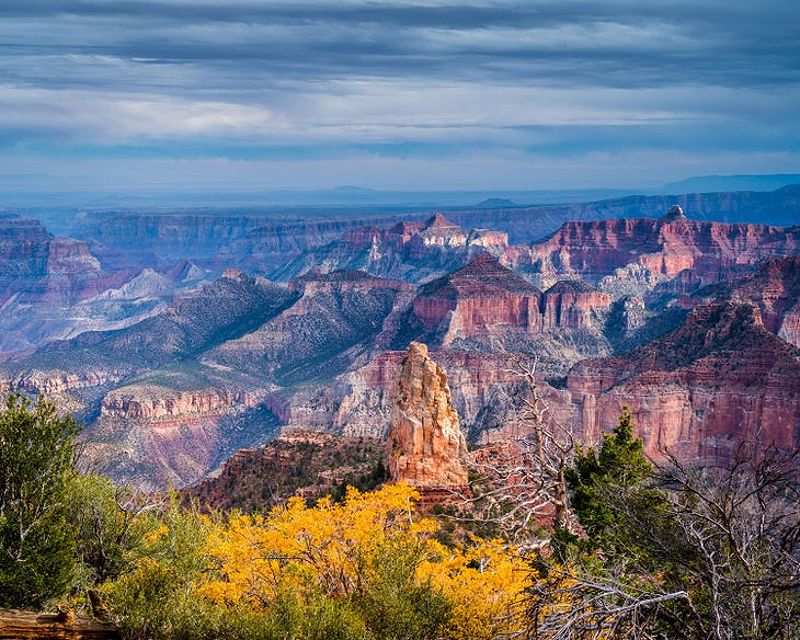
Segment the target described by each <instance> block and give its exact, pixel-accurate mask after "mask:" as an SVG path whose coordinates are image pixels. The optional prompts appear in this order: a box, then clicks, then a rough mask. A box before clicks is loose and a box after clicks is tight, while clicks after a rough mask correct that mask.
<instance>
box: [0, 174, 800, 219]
mask: <svg viewBox="0 0 800 640" xmlns="http://www.w3.org/2000/svg"><path fill="white" fill-rule="evenodd" d="M4 178H5V176H3V175H0V211H2V210H13V209H20V210H25V209H26V208H30V209H35V208H38V207H48V206H49V207H62V208H64V207H66V208H78V209H80V208H88V209H92V208H97V209H103V208H120V207H121V208H123V209H124V208H130V209H132V210H135V209H137V208H141V207H147V208H156V209H157V208H175V207H178V208H185V209H202V208H213V209H223V208H236V207H254V206H255V207H263V208H266V209H270V208H276V209H280V208H289V209H291V208H298V209H302V208H317V207H320V208H326V207H327V208H337V207H363V208H382V207H383V208H394V209H403V208H409V209H414V208H420V207H443V208H448V207H449V208H453V207H456V208H471V207H480V206H484V205H485V203H484V202H483V201H485V200H489V201H491V200H497V201H498V202H501V201H503V200H507V201H508V202H507V203H506V204H507V205H508V206H510V207H525V206H535V205H548V204H562V203H568V202H575V203H578V202H592V201H599V200H606V199H612V198H618V197H625V196H629V195H630V196H633V195H676V196H677V195H684V194H689V193H713V192H728V191H761V192H769V191H774V190H776V189H779V188H781V187H784V186H788V185H794V184H800V173H785V174H736V175H719V174H716V175H708V176H691V177H688V178H685V179H683V180H680V181H676V182H671V183H666V184H663V185H660V186H654V187H651V188H644V189H634V188H630V189H622V188H603V187H596V188H578V189H567V188H564V189H434V190H413V189H408V190H404V189H376V188H370V187H363V186H360V185H337V186H334V187H321V188H314V189H311V188H294V189H291V188H283V189H281V188H274V189H259V188H239V189H230V190H223V189H218V188H214V187H208V188H206V189H196V188H188V187H187V188H184V189H176V188H162V189H144V190H140V191H131V192H124V191H119V190H116V189H110V188H109V189H106V190H97V191H89V190H85V189H80V188H75V189H73V190H58V189H54V190H53V191H51V192H48V191H44V190H41V189H33V188H31V189H30V190H28V191H26V190H25V189H19V187H18V186H17V189H9V188H6V185H5V184H4ZM490 204H491V203H490Z"/></svg>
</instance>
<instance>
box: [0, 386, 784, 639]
mask: <svg viewBox="0 0 800 640" xmlns="http://www.w3.org/2000/svg"><path fill="white" fill-rule="evenodd" d="M76 431H77V428H76V426H75V423H74V422H73V421H72V420H70V419H62V418H59V417H58V415H57V413H56V411H55V408H54V407H53V405H52V404H50V403H48V402H47V401H45V400H40V401H39V402H38V403H30V402H28V401H27V400H25V399H23V398H21V397H19V396H11V397H10V398H9V399H8V401H7V404H6V406H5V409H4V410H3V411H0V455H2V464H0V606H13V607H41V606H47V605H50V604H53V603H55V602H60V603H62V604H64V603H70V604H71V606H73V607H75V608H78V609H80V608H84V609H87V610H92V611H93V612H94V614H95V615H97V616H98V617H103V618H107V619H113V620H114V621H116V622H117V623H118V624H119V625H120V626H121V628H122V630H123V633H124V634H125V636H126V637H128V638H142V639H144V638H165V639H166V638H171V639H180V638H186V639H190V638H191V639H193V638H282V639H287V638H298V639H299V638H304V639H305V638H311V639H313V638H319V639H323V638H324V639H326V640H328V639H334V640H335V639H339V638H341V639H350V638H352V639H356V638H358V639H397V640H400V639H404V640H412V639H420V640H422V639H428V638H430V639H434V638H450V639H454V640H455V639H463V640H472V639H476V640H477V639H481V638H487V639H488V638H510V637H529V638H576V639H578V638H580V639H589V638H598V639H599V638H644V639H648V638H652V639H656V638H667V637H668V638H678V639H681V638H684V639H687V640H688V639H699V638H718V639H722V638H752V639H755V638H778V639H788V638H793V637H796V636H797V633H798V630H800V512H799V510H798V504H800V464H798V457H797V456H796V455H794V456H793V455H788V454H786V453H781V452H777V451H775V452H772V451H768V452H766V453H765V452H760V455H758V456H748V455H746V451H745V449H742V450H741V451H740V453H739V455H737V456H736V462H735V464H734V465H732V466H731V467H729V468H724V469H712V468H690V467H685V466H682V465H681V464H679V463H678V462H677V461H671V463H670V464H669V465H666V466H664V467H662V468H656V467H654V466H653V465H652V464H651V463H650V462H649V461H648V460H647V458H646V457H645V455H644V453H643V451H642V443H641V441H640V440H639V439H637V438H636V437H635V435H634V425H633V424H632V418H631V416H630V414H629V413H627V412H626V413H624V414H623V416H622V417H621V419H620V421H619V424H618V425H617V426H616V428H615V429H614V430H613V431H612V432H610V433H609V434H607V435H606V436H605V437H604V438H603V440H602V442H601V443H600V444H599V445H598V446H597V447H596V448H590V449H583V450H581V449H578V450H577V451H576V453H575V456H574V458H573V460H572V462H571V464H570V466H569V468H568V469H567V472H566V480H567V484H568V489H569V505H568V508H569V512H570V513H569V517H565V518H564V519H563V522H565V523H569V524H568V526H564V527H562V528H558V529H555V530H552V529H548V527H547V526H546V524H542V525H541V526H539V527H538V528H536V530H535V531H534V530H533V529H531V531H532V533H531V535H532V536H536V540H531V541H530V543H529V544H527V545H525V546H524V547H522V546H519V545H514V544H511V543H510V542H509V540H508V539H507V537H505V536H504V534H503V528H502V527H500V528H498V529H497V530H496V531H495V533H496V534H497V537H492V533H491V530H490V528H487V527H482V528H481V529H480V531H481V533H482V534H483V535H478V533H477V530H476V529H474V528H472V527H471V526H470V523H469V520H468V519H467V518H463V517H462V518H459V515H458V514H456V515H455V516H447V515H443V514H441V513H440V514H438V515H436V514H435V513H432V512H431V511H430V510H426V509H418V508H417V498H418V493H417V491H416V490H415V489H414V488H412V487H410V486H408V485H405V484H385V485H383V486H382V487H379V488H377V489H375V490H372V491H367V492H360V491H358V490H356V489H349V490H348V491H347V492H346V495H345V496H343V497H341V496H338V497H337V499H334V498H333V497H331V496H328V497H324V498H321V499H319V500H316V501H315V502H313V503H307V502H305V501H303V500H301V499H299V498H292V499H290V500H289V501H288V502H286V503H285V504H283V505H280V506H277V507H273V508H271V509H269V510H268V511H266V512H263V513H242V512H238V511H228V512H222V511H217V512H211V513H205V512H203V511H202V510H201V509H200V508H199V507H198V506H197V505H189V506H186V504H185V503H184V502H183V500H182V499H181V498H180V497H179V496H177V495H169V496H167V497H164V498H162V499H159V500H154V499H153V498H152V497H149V496H144V495H141V494H137V493H135V492H132V491H130V490H128V489H125V488H119V487H114V486H112V485H111V484H110V483H109V482H108V481H107V480H105V479H103V478H101V477H99V476H92V475H80V474H78V473H77V472H76V470H75V465H74V462H73V459H74V452H75V445H74V444H73V438H74V435H75V433H76ZM440 511H441V510H440ZM462 515H463V514H462ZM521 517H522V516H521ZM454 522H457V523H458V525H457V526H455V527H454V526H453V523H454Z"/></svg>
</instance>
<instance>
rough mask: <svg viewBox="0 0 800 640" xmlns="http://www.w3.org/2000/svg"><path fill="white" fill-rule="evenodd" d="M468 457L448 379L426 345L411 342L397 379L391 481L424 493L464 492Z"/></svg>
mask: <svg viewBox="0 0 800 640" xmlns="http://www.w3.org/2000/svg"><path fill="white" fill-rule="evenodd" d="M466 455H467V445H466V441H465V440H464V435H463V434H462V433H461V429H460V428H459V424H458V414H457V413H456V410H455V409H454V408H453V402H452V399H451V397H450V388H449V387H448V385H447V376H446V375H445V373H444V371H443V370H442V369H441V367H439V366H438V365H437V364H436V363H435V362H434V361H433V360H432V359H431V358H430V356H429V355H428V348H427V347H426V346H425V345H424V344H422V343H419V342H412V343H411V344H410V345H409V347H408V351H407V353H406V356H405V357H404V358H403V361H402V363H401V368H400V373H399V375H398V378H397V398H396V400H395V406H394V413H393V419H392V426H391V428H390V429H389V438H388V462H389V474H390V477H391V479H392V481H394V482H408V483H409V484H411V485H414V486H415V487H418V488H420V489H422V490H423V491H424V490H425V489H446V488H453V487H463V486H465V485H466V484H467V469H466V467H465V465H464V461H465V458H466Z"/></svg>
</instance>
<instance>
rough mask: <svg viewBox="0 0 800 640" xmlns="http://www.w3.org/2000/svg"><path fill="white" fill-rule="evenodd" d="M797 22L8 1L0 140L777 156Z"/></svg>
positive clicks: (790, 16) (794, 93)
mask: <svg viewBox="0 0 800 640" xmlns="http://www.w3.org/2000/svg"><path fill="white" fill-rule="evenodd" d="M798 14H800V10H798V9H797V8H796V0H765V1H761V2H757V1H755V0H743V1H742V2H730V1H729V0H724V1H723V0H700V1H694V2H690V1H688V0H684V1H678V2H670V3H664V2H655V1H652V0H638V1H635V2H634V1H629V0H608V1H605V2H600V1H593V2H590V1H587V0H583V1H566V2H543V1H531V2H524V3H522V2H518V3H514V2H499V1H490V0H485V1H474V2H450V1H447V0H442V1H433V0H429V1H423V0H420V1H418V2H408V3H403V2H392V1H389V0H385V1H377V2H376V1H367V0H318V1H316V2H304V1H297V2H264V1H256V0H251V1H246V0H232V1H229V2H224V3H223V2H210V1H206V2H199V1H197V0H162V1H156V2H133V1H120V0H105V1H100V0H97V1H94V2H90V1H88V0H82V1H80V0H25V1H24V2H23V1H21V0H4V1H3V2H2V3H0V25H1V26H0V143H2V144H4V145H5V148H6V149H10V150H11V151H9V153H12V152H17V151H19V149H20V145H23V147H24V146H25V145H28V147H31V146H34V147H35V146H36V145H40V146H41V145H43V144H52V143H54V142H58V141H61V142H63V143H64V144H67V145H70V144H71V145H74V144H77V143H81V144H90V145H100V146H102V145H106V146H109V147H114V146H115V145H131V144H134V145H136V144H147V145H151V146H152V145H156V149H155V151H153V153H154V154H156V155H157V154H158V149H157V147H158V145H162V147H163V148H164V149H167V148H169V147H172V148H173V150H174V148H177V147H180V145H181V144H183V145H184V148H187V149H188V148H191V149H192V151H191V153H192V154H195V155H197V154H199V155H203V154H206V155H208V156H218V155H227V156H231V155H233V156H236V154H241V155H242V156H246V155H247V154H250V153H252V149H253V148H257V147H259V146H260V147H264V148H265V149H267V148H269V149H272V150H273V151H269V152H267V151H264V153H277V151H275V150H276V149H278V150H279V149H280V148H288V147H298V146H299V147H301V148H303V147H307V148H308V156H309V157H312V156H313V155H314V153H315V152H314V147H315V146H317V147H320V146H325V147H326V148H330V147H331V146H334V147H336V146H340V147H341V148H342V153H345V150H346V149H350V150H352V149H353V148H359V149H361V150H364V149H368V148H369V146H370V145H373V146H374V153H375V154H377V155H385V154H386V153H389V154H391V153H393V151H392V150H394V149H401V148H404V149H406V151H403V152H402V153H406V154H407V153H411V154H412V155H414V154H419V155H422V156H426V157H432V156H435V155H436V154H442V155H448V154H450V153H452V149H459V150H460V151H463V150H469V149H472V151H473V152H474V153H481V152H482V151H484V152H485V151H487V150H489V149H491V150H493V151H492V152H493V153H497V154H500V155H503V154H506V155H505V156H504V157H505V161H510V160H509V158H510V157H511V156H509V155H508V154H517V153H519V154H523V155H527V156H530V155H532V154H533V155H535V154H544V157H548V156H549V157H562V158H563V157H566V156H569V155H571V154H573V155H574V154H583V155H582V156H581V157H582V158H583V157H585V155H586V154H590V153H602V152H604V151H610V152H613V153H617V154H619V153H624V151H625V150H626V149H627V150H629V151H630V152H631V153H634V152H635V151H636V150H643V151H646V152H648V153H650V152H651V151H657V150H659V149H661V150H663V151H668V150H674V149H676V148H677V147H681V148H684V149H693V150H695V151H697V152H699V151H701V150H703V151H704V152H705V153H706V155H707V153H709V152H713V151H715V150H717V151H719V152H720V153H723V152H724V153H734V152H735V153H737V154H740V156H741V157H745V156H746V154H748V153H750V154H751V155H752V154H754V153H756V152H758V153H766V154H770V153H776V154H783V153H789V154H791V153H797V151H798V147H799V146H800V128H799V127H798V125H797V124H796V115H795V114H796V109H797V106H798V103H799V102H800V20H798V17H800V15H798ZM403 145H405V147H403ZM470 145H474V147H470ZM28 147H25V149H26V152H27V151H29V150H30V149H29V148H28ZM408 149H411V151H410V152H409V151H408ZM387 150H388V151H387ZM43 153H45V152H43ZM347 153H350V151H347ZM398 153H401V152H400V151H398ZM302 155H303V154H302V152H300V153H299V154H298V152H296V151H293V152H292V157H293V158H296V157H302ZM704 157H706V156H704ZM752 157H754V158H755V155H753V156H752ZM782 157H783V156H782ZM788 157H789V158H790V160H789V161H790V162H791V158H793V157H794V156H792V155H790V156H788ZM34 168H35V167H34ZM654 170H655V169H654Z"/></svg>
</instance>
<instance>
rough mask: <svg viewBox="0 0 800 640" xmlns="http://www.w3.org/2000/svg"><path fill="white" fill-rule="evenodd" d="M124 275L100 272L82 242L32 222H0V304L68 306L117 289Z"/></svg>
mask: <svg viewBox="0 0 800 640" xmlns="http://www.w3.org/2000/svg"><path fill="white" fill-rule="evenodd" d="M127 277H129V274H127V273H124V272H123V273H104V272H103V271H102V269H101V267H100V262H99V261H98V260H97V258H95V257H94V256H93V255H92V254H91V253H90V252H89V248H88V247H87V245H86V243H85V242H81V241H79V240H73V239H72V238H54V237H52V236H51V235H50V234H49V233H47V231H46V230H45V228H44V227H43V226H42V225H41V224H40V223H39V222H38V221H36V220H30V219H27V218H18V217H15V216H10V217H3V218H0V304H2V303H4V302H6V301H7V300H9V299H10V298H12V297H13V298H15V299H16V300H17V301H18V302H23V301H24V302H27V303H37V304H38V303H43V302H44V303H56V304H61V305H68V304H73V303H75V302H78V301H80V300H83V299H86V298H88V297H90V296H92V295H96V294H97V293H99V292H101V291H103V290H105V289H107V288H110V287H112V286H116V285H117V284H119V283H121V282H122V281H124V280H125V279H126V278H127Z"/></svg>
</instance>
